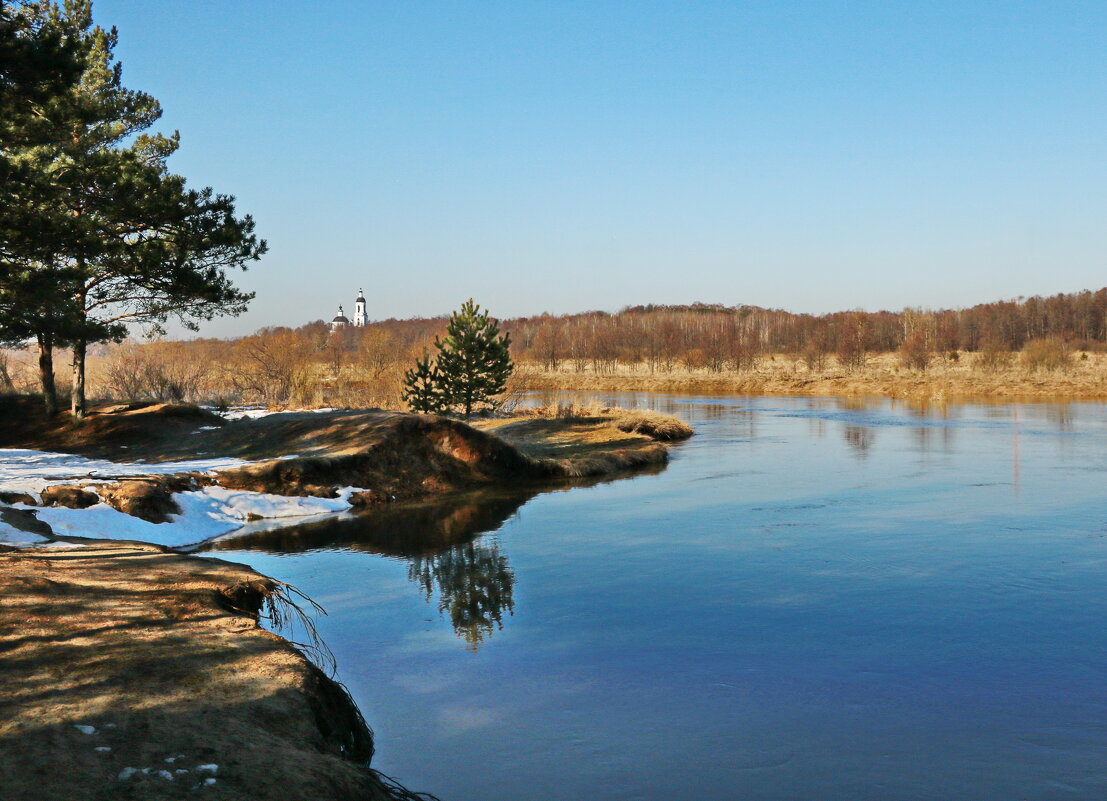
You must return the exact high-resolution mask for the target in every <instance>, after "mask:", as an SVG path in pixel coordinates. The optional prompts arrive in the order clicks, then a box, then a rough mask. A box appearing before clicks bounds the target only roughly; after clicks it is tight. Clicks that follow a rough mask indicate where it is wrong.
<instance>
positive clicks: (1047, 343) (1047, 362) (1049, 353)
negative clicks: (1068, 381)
mask: <svg viewBox="0 0 1107 801" xmlns="http://www.w3.org/2000/svg"><path fill="white" fill-rule="evenodd" d="M1019 360H1020V361H1021V362H1022V366H1023V367H1025V368H1026V369H1027V370H1028V371H1030V372H1032V373H1033V372H1037V371H1038V370H1062V371H1063V370H1067V369H1069V367H1071V366H1072V357H1071V354H1070V353H1069V346H1068V343H1067V342H1065V341H1064V340H1063V339H1061V338H1060V337H1042V338H1040V339H1032V340H1030V341H1029V342H1027V343H1026V345H1024V346H1023V349H1022V355H1021V356H1020V358H1019Z"/></svg>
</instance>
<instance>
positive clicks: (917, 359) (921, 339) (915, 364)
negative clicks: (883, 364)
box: [899, 334, 931, 372]
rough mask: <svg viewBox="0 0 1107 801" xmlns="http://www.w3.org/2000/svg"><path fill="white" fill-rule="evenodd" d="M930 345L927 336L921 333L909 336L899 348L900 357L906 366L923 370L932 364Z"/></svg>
mask: <svg viewBox="0 0 1107 801" xmlns="http://www.w3.org/2000/svg"><path fill="white" fill-rule="evenodd" d="M930 357H931V353H930V347H929V346H928V345H927V342H926V337H925V336H923V335H921V334H912V335H911V336H909V337H908V338H907V339H906V340H905V341H904V343H903V345H902V346H901V347H900V349H899V358H900V361H901V362H902V363H903V366H904V367H907V368H910V369H911V370H919V371H920V372H923V371H925V370H926V368H927V367H929V366H930Z"/></svg>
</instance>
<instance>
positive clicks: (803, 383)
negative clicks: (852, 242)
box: [518, 353, 1107, 401]
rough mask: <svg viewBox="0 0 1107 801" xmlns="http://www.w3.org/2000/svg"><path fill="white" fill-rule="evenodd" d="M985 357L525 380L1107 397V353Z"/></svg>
mask: <svg viewBox="0 0 1107 801" xmlns="http://www.w3.org/2000/svg"><path fill="white" fill-rule="evenodd" d="M978 359H979V355H978V354H973V353H965V354H959V355H958V358H957V359H956V360H950V359H948V358H938V359H936V360H935V361H934V362H933V363H932V364H931V365H930V366H928V367H927V369H925V370H917V369H911V368H908V367H905V366H903V364H902V362H901V359H900V357H899V355H898V354H895V353H881V354H874V355H871V356H870V357H869V358H868V359H867V362H866V364H865V366H864V367H861V368H860V369H856V370H852V371H851V370H846V369H844V368H843V367H841V366H840V365H838V364H837V363H836V362H835V360H834V358H833V357H828V359H827V363H826V364H825V365H824V366H822V367H821V368H815V369H811V368H809V367H808V366H807V365H806V364H805V363H804V361H803V360H802V359H800V358H798V357H796V356H794V355H789V354H773V355H767V356H764V357H762V358H760V359H758V361H757V362H756V364H755V365H754V366H753V367H751V368H750V369H747V370H733V369H727V370H721V371H712V370H709V369H706V368H697V369H689V368H688V367H686V366H684V365H680V364H673V365H669V366H666V365H663V364H659V365H655V366H654V367H653V368H652V369H651V368H650V366H649V365H648V364H646V363H638V364H634V365H629V366H628V365H624V364H619V365H617V366H615V367H613V368H610V369H607V368H604V367H602V366H599V367H598V366H596V365H593V364H592V363H580V364H578V363H575V362H568V361H566V362H563V363H561V364H560V365H559V366H558V368H557V369H556V370H551V369H549V367H548V366H541V365H536V364H525V365H521V366H520V371H519V373H520V375H519V379H518V380H519V383H520V386H522V387H525V388H526V389H527V390H530V391H535V392H665V393H688V394H692V393H694V394H712V393H717V394H743V395H820V396H864V395H871V396H884V397H889V398H910V399H918V400H927V401H946V400H952V399H963V400H968V399H985V398H991V399H999V400H1005V401H1014V400H1039V401H1040V400H1103V399H1107V354H1105V353H1086V354H1081V353H1076V354H1073V355H1072V357H1071V362H1070V364H1069V366H1068V367H1067V368H1066V369H1056V370H1033V371H1032V370H1029V369H1027V368H1025V367H1024V366H1022V365H1021V364H1020V363H1019V361H1018V359H1017V354H1016V355H1015V356H1014V357H1012V359H1011V363H1010V364H1008V365H1005V366H1001V367H1000V368H999V369H993V370H988V369H984V368H983V367H981V366H980V364H979V362H978Z"/></svg>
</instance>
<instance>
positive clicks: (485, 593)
mask: <svg viewBox="0 0 1107 801" xmlns="http://www.w3.org/2000/svg"><path fill="white" fill-rule="evenodd" d="M407 576H408V578H409V579H411V580H412V581H414V582H416V583H418V584H419V586H420V587H421V588H422V590H423V594H424V595H425V596H426V600H427V602H428V603H429V602H430V600H431V598H432V597H433V596H434V592H435V590H437V591H438V611H439V612H441V613H443V614H448V615H449V618H450V624H451V625H452V626H453V627H454V631H455V632H457V636H459V637H461V638H462V639H464V640H465V642H466V643H468V645H469V648H470V650H473V651H476V650H477V647H478V646H479V645H480V644H481V643H482V642H483V641H484V638H485V637H488V636H491V634H492V631H493V630H494V629H502V628H503V627H504V625H503V614H504V612H505V611H506V612H507V613H508V614H512V613H514V611H515V602H514V600H513V598H512V590H513V589H514V587H515V574H514V573H513V572H512V571H511V568H510V567H509V566H508V564H507V557H506V556H504V555H503V554H502V553H500V547H499V544H498V543H497V542H496V541H495V540H491V539H489V540H485V539H478V540H475V541H473V542H467V543H465V544H463V545H455V546H453V547H452V548H447V549H446V550H444V551H441V552H440V553H436V554H428V555H426V556H415V557H413V558H412V559H411V564H410V565H409V566H408V569H407Z"/></svg>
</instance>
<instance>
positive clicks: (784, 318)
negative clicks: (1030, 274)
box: [247, 288, 1107, 372]
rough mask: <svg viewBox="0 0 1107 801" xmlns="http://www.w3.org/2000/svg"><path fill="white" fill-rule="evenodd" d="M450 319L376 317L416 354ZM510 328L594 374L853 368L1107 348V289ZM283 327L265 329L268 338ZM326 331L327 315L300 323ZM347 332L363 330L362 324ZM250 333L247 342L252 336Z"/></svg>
mask: <svg viewBox="0 0 1107 801" xmlns="http://www.w3.org/2000/svg"><path fill="white" fill-rule="evenodd" d="M444 321H445V317H432V318H413V319H403V320H401V319H394V318H393V319H386V320H379V321H374V322H371V323H370V324H369V326H368V327H367V328H368V329H375V330H376V331H378V332H380V333H381V334H383V335H384V336H385V338H386V339H387V340H388V341H389V342H390V343H392V344H393V346H399V347H400V348H401V349H411V348H414V349H416V350H418V349H419V348H420V347H425V346H426V344H427V343H429V342H430V341H432V340H433V338H434V337H435V336H436V335H437V334H439V333H440V332H441V330H442V328H443V326H444ZM501 328H502V329H503V330H504V331H505V332H507V333H510V334H511V339H512V355H513V357H514V358H515V359H517V360H519V361H521V362H530V363H533V364H540V365H542V366H543V367H545V368H546V369H549V370H557V369H561V368H563V367H565V366H566V365H569V366H570V367H577V368H584V367H588V368H590V369H593V370H596V371H603V370H607V369H614V368H615V367H616V366H619V365H636V364H643V365H645V366H646V367H647V368H648V369H652V370H658V369H660V370H666V369H672V368H673V367H675V366H676V365H677V364H679V365H681V366H683V367H685V368H688V369H704V370H709V371H716V372H721V371H724V370H731V369H733V370H742V369H746V368H749V367H752V366H753V365H754V364H755V363H756V361H757V359H758V358H759V357H761V356H763V355H767V354H775V353H784V354H795V355H797V356H800V357H804V356H805V355H806V356H807V357H812V356H818V355H824V356H829V355H835V356H837V357H839V361H840V362H842V363H843V365H845V366H847V367H848V366H850V365H851V364H854V365H855V363H856V362H857V360H858V356H859V355H861V354H866V353H887V352H892V351H899V350H901V349H903V348H905V347H906V348H907V349H908V350H909V351H920V350H921V351H927V352H929V353H932V354H935V355H943V356H948V355H949V354H951V353H956V352H961V351H968V352H979V351H988V350H995V351H1004V352H1014V351H1019V350H1021V349H1022V348H1023V347H1024V346H1025V345H1026V344H1027V343H1028V342H1030V341H1032V340H1038V339H1050V338H1053V339H1058V340H1060V341H1061V342H1063V343H1064V344H1065V345H1066V346H1067V347H1068V348H1070V349H1072V350H1083V351H1087V350H1100V349H1103V348H1104V347H1107V288H1103V289H1099V290H1097V291H1091V290H1085V291H1082V292H1074V293H1069V294H1057V295H1053V296H1051V297H1046V298H1043V297H1031V298H1021V299H1019V300H1003V301H996V302H993V303H981V304H978V305H976V306H972V307H970V308H967V309H942V310H938V311H930V310H923V309H910V308H909V309H904V310H903V311H898V312H892V311H878V312H865V311H844V312H833V313H830V314H824V315H813V314H797V313H794V312H788V311H784V310H781V309H765V308H761V307H758V306H745V305H742V306H724V305H722V304H707V303H693V304H690V305H665V304H650V305H645V306H628V307H626V308H624V309H622V310H620V311H618V312H604V311H589V312H580V313H575V314H562V315H552V314H541V315H536V316H531V317H517V318H511V319H505V320H502V321H501ZM280 330H282V329H280V328H270V329H262V331H259V332H258V333H257V334H254V335H253V336H265V335H266V333H267V332H272V333H275V332H278V331H280ZM295 330H298V331H301V332H304V333H308V332H311V331H313V330H315V331H325V330H326V325H325V323H324V322H323V321H321V320H320V321H316V322H314V323H310V324H308V325H306V326H302V327H301V328H299V329H295ZM340 336H347V337H350V336H355V337H356V329H352V330H347V331H346V332H344V333H342V334H340ZM247 339H248V338H247Z"/></svg>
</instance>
